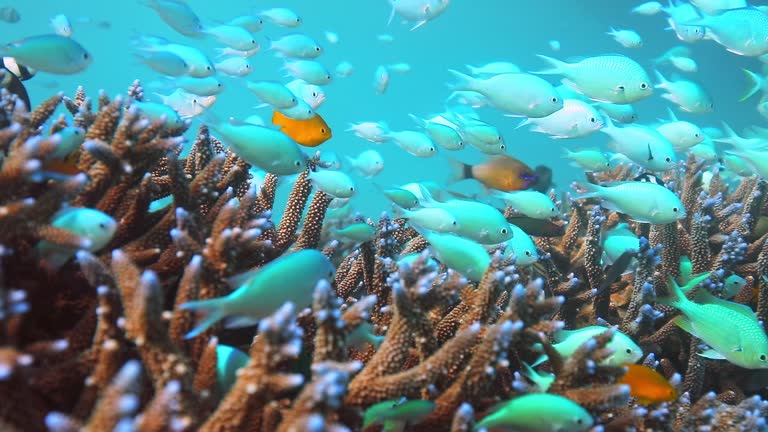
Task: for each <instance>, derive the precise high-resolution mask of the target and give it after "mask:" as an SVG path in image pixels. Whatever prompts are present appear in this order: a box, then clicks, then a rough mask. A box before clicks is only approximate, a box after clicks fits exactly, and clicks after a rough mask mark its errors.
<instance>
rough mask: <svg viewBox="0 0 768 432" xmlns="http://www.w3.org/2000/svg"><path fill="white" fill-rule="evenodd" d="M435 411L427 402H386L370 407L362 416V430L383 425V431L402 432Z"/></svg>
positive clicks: (430, 402) (433, 406) (431, 404)
mask: <svg viewBox="0 0 768 432" xmlns="http://www.w3.org/2000/svg"><path fill="white" fill-rule="evenodd" d="M433 409H435V403H434V402H432V401H428V400H421V399H415V400H407V399H405V398H404V399H402V400H387V401H383V402H379V403H377V404H374V405H371V406H370V407H368V409H367V410H365V414H363V426H362V428H363V429H366V428H368V427H370V426H373V425H377V424H383V430H384V431H392V432H394V431H402V430H404V428H405V426H407V425H408V424H414V423H418V422H419V421H420V420H421V419H423V418H424V417H426V416H428V415H429V413H431V412H432V410H433Z"/></svg>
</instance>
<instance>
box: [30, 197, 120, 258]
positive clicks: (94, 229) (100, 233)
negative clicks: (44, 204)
mask: <svg viewBox="0 0 768 432" xmlns="http://www.w3.org/2000/svg"><path fill="white" fill-rule="evenodd" d="M51 226H54V227H56V228H61V229H63V230H66V231H69V232H71V233H73V234H75V235H77V236H79V237H81V238H82V239H83V243H82V245H81V246H82V249H85V250H87V251H90V252H96V251H98V250H100V249H101V248H103V247H104V246H106V245H107V243H109V242H110V241H111V240H112V237H113V236H114V235H115V231H117V226H118V225H117V221H115V220H114V219H113V218H112V216H110V215H108V214H106V213H104V212H101V211H99V210H96V209H91V208H80V207H68V208H65V209H63V210H60V211H59V212H58V213H56V214H55V215H54V216H53V220H52V221H51ZM37 250H38V252H39V253H40V257H41V259H42V260H43V265H44V266H45V267H46V268H48V269H50V270H57V269H59V268H60V267H61V266H62V265H64V264H65V263H66V262H67V261H69V259H70V258H72V257H73V256H74V255H75V252H76V251H75V250H73V249H69V248H62V247H60V246H56V245H54V244H51V243H49V242H47V241H41V242H40V243H39V244H38V245H37Z"/></svg>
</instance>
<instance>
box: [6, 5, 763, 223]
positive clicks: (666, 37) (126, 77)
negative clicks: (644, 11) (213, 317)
mask: <svg viewBox="0 0 768 432" xmlns="http://www.w3.org/2000/svg"><path fill="white" fill-rule="evenodd" d="M188 3H189V5H190V6H191V7H192V9H193V10H194V11H195V12H196V13H197V14H198V15H199V16H200V17H201V19H202V20H203V22H204V23H210V24H214V23H218V22H224V21H226V20H228V19H231V18H233V17H236V16H239V15H243V14H249V13H255V12H258V11H259V10H262V9H267V8H271V7H288V8H291V9H293V10H295V11H296V12H297V13H299V15H301V17H302V18H303V21H304V23H303V24H302V25H301V26H300V27H298V28H296V29H287V28H281V27H278V26H276V25H273V24H270V23H267V24H265V26H264V28H263V29H262V30H261V32H259V33H258V34H257V38H258V41H259V42H260V43H261V44H262V47H266V46H268V37H271V38H278V37H280V36H281V35H284V34H287V33H292V32H295V31H298V32H303V33H306V34H307V35H309V36H311V37H313V38H315V39H316V40H318V41H320V42H321V44H322V46H323V48H324V50H325V53H324V54H323V55H322V56H321V57H320V58H319V59H318V60H319V61H320V62H321V63H323V64H324V65H325V66H326V67H327V68H328V69H329V70H333V69H334V68H335V66H336V64H337V63H339V62H340V61H349V62H351V63H352V64H353V65H354V67H355V71H354V73H353V74H352V76H350V77H348V78H344V79H338V78H337V79H335V80H334V82H333V83H332V84H330V85H328V86H327V87H326V88H325V91H326V96H327V100H326V102H325V103H324V104H323V105H322V106H321V107H320V109H319V110H318V112H319V113H320V114H321V115H322V116H323V117H324V118H325V119H326V121H327V122H328V124H329V125H330V126H331V128H332V130H333V138H332V139H331V140H330V141H328V142H326V143H324V144H323V145H322V146H320V147H318V148H317V149H319V150H320V151H332V152H335V153H336V154H337V155H339V157H341V158H342V159H343V156H344V155H349V156H355V155H357V154H358V153H360V152H361V151H363V150H366V149H375V150H377V151H379V152H380V153H381V155H382V156H383V158H384V161H385V168H384V170H383V171H382V172H381V173H380V174H379V175H378V176H377V177H375V178H374V179H372V180H366V179H362V178H359V177H355V179H356V180H357V195H356V197H355V198H354V200H353V205H354V208H355V209H357V210H359V211H361V212H362V213H363V214H364V215H366V216H369V217H373V218H376V217H377V216H378V214H379V213H380V212H381V211H383V210H386V209H388V208H389V204H388V203H387V202H386V201H385V200H384V198H383V196H382V195H380V194H379V192H378V191H377V189H376V187H375V185H374V182H375V184H378V185H380V186H383V187H389V186H393V185H399V184H404V183H409V182H414V181H429V180H432V181H436V182H438V183H441V184H444V185H446V186H447V185H448V182H447V178H448V176H449V169H448V166H449V163H448V161H447V160H446V159H445V158H446V157H447V156H450V157H452V158H457V159H460V160H463V161H465V162H470V163H471V162H477V161H479V160H481V158H482V155H481V154H479V153H478V152H476V151H473V150H471V149H466V150H463V151H460V152H447V151H444V150H443V151H441V152H440V154H439V155H438V156H436V157H434V158H428V159H422V158H415V157H413V156H411V155H409V154H407V153H405V152H404V151H403V150H401V149H399V148H398V147H396V146H395V145H394V144H392V143H384V144H373V143H370V142H367V141H364V140H362V139H360V138H357V137H355V136H354V135H353V134H352V133H351V132H347V131H345V129H347V127H348V125H349V123H351V122H358V121H385V122H387V123H388V124H389V126H390V127H391V128H392V129H394V130H403V129H416V125H415V124H414V123H413V121H412V120H411V119H410V118H409V117H408V114H409V113H413V114H416V115H419V116H427V115H429V114H431V113H438V112H441V111H443V110H444V107H445V100H446V97H447V96H448V95H449V94H450V90H449V89H448V87H447V85H446V83H448V82H450V81H451V80H452V78H451V75H450V74H449V73H448V69H456V70H460V71H462V70H463V71H465V72H466V69H464V65H465V64H471V65H481V64H484V63H486V62H490V61H511V62H514V63H516V64H518V65H519V66H520V67H521V68H522V69H523V70H526V71H536V70H540V69H544V68H546V67H547V65H546V64H545V62H543V61H542V60H541V59H539V58H537V57H536V54H545V55H549V56H553V57H556V58H560V59H568V58H572V57H584V56H592V55H598V54H606V53H621V54H625V55H628V56H630V57H632V58H633V59H635V60H636V61H638V62H640V63H641V64H642V65H643V66H644V67H645V68H646V70H647V71H649V73H651V71H652V70H653V68H654V67H655V66H654V63H653V61H652V59H653V58H654V57H657V56H659V55H661V54H662V53H663V52H665V51H666V50H667V49H669V48H671V47H673V46H675V45H681V44H682V43H681V42H680V41H679V40H677V38H676V36H675V34H674V32H672V31H668V30H665V28H666V27H667V23H666V19H665V15H664V14H659V15H656V16H642V15H635V14H631V13H630V12H629V10H630V9H631V8H632V7H633V6H635V5H637V4H639V3H641V2H640V1H624V0H578V1H576V0H472V1H468V0H452V2H451V5H450V6H449V7H448V9H447V10H446V11H445V12H444V13H443V14H442V15H441V16H439V17H438V18H437V19H435V20H434V21H431V22H429V23H427V24H426V25H424V26H423V27H421V28H419V29H417V30H414V31H410V30H409V29H410V28H411V25H409V24H404V23H401V22H400V20H399V19H398V18H397V17H396V18H395V20H394V21H393V22H392V23H391V24H390V25H387V20H388V17H389V14H390V5H389V3H388V1H387V0H322V1H320V0H285V1H240V0H222V1H217V2H212V1H204V0H190V1H189V2H188ZM0 6H12V7H14V8H16V9H17V10H18V11H19V13H20V14H21V20H20V21H19V22H18V23H15V24H10V23H5V22H0V42H3V43H4V42H10V41H13V40H16V39H19V38H23V37H26V36H31V35H37V34H43V33H50V32H51V29H50V27H49V23H48V21H49V19H50V18H51V17H52V16H54V15H56V14H59V13H63V14H65V15H66V16H67V17H69V19H70V21H71V22H72V26H73V30H74V33H73V38H75V39H76V40H77V41H79V42H80V43H81V44H82V45H84V46H85V47H86V49H87V50H89V51H90V52H91V54H92V55H93V58H94V61H93V63H92V64H91V65H90V66H89V68H88V69H87V70H85V71H83V72H82V73H79V74H76V75H72V76H57V75H51V74H46V73H39V74H38V75H37V76H35V78H33V79H32V80H30V81H27V83H26V84H27V88H28V90H29V92H30V96H31V99H32V102H33V105H35V104H37V103H39V102H40V101H41V100H43V99H44V98H46V97H47V96H49V95H51V94H53V93H55V92H57V91H63V92H65V93H66V94H68V95H73V94H74V91H75V89H76V87H77V86H78V85H83V86H84V87H85V89H86V91H87V93H88V94H89V95H90V96H92V97H95V96H96V95H97V92H98V91H99V90H104V91H106V92H107V94H109V95H111V96H114V95H117V94H122V93H124V92H125V90H126V89H127V87H128V86H129V85H130V84H131V83H132V82H133V80H135V79H140V80H141V81H142V82H143V83H144V84H145V85H146V84H147V83H150V82H152V81H155V80H157V79H158V78H159V77H158V75H157V74H155V73H154V72H152V71H151V70H150V69H148V68H147V67H145V66H143V65H142V64H140V63H139V62H138V61H137V60H136V59H135V58H134V56H133V54H132V49H131V38H132V37H135V36H138V35H154V36H163V37H166V38H168V39H170V40H172V41H174V42H177V43H185V44H190V45H194V46H196V47H199V48H200V49H202V50H203V51H204V52H205V53H206V54H208V55H209V57H211V58H214V57H216V51H215V48H216V47H217V46H219V45H218V44H217V43H216V42H215V41H213V40H212V39H190V38H187V37H184V36H182V35H179V34H177V33H175V32H174V31H173V30H172V29H170V28H169V27H168V26H167V25H166V24H165V23H164V22H162V21H161V19H160V18H159V17H158V16H157V14H156V13H155V12H154V11H153V10H152V9H150V8H148V7H146V6H143V5H142V2H140V1H132V0H125V1H110V2H105V1H96V0H77V1H70V2H62V1H53V0H34V1H23V2H22V1H11V2H7V1H6V2H5V3H4V4H3V5H0ZM611 26H613V27H616V28H631V29H634V30H636V31H637V32H638V33H640V34H641V35H642V36H643V38H644V41H645V43H644V46H643V47H642V48H639V49H626V48H623V47H622V46H620V45H618V44H617V43H616V42H615V41H614V40H613V39H612V38H611V37H610V36H608V35H606V34H605V33H606V32H607V31H608V30H609V29H610V27H611ZM324 31H333V32H335V33H337V34H338V35H339V37H340V41H339V43H338V44H336V45H333V44H330V43H328V42H327V41H325V38H324V37H323V32H324ZM383 33H387V34H391V35H392V36H393V37H394V41H393V42H392V43H389V44H385V43H382V42H380V41H378V40H377V39H376V36H377V35H379V34H383ZM550 40H558V41H559V42H560V44H561V47H562V48H561V50H560V51H558V52H553V51H552V49H551V48H550V46H549V43H548V42H549V41H550ZM686 46H688V47H689V48H690V49H691V50H692V52H693V54H692V57H693V58H694V59H695V60H696V61H697V62H698V64H699V72H697V73H695V74H691V75H690V76H692V77H693V78H694V79H695V80H696V81H698V82H700V83H701V84H702V85H703V86H704V87H705V88H706V90H707V91H709V93H710V94H711V95H712V98H713V100H714V103H715V111H714V112H713V113H709V114H705V115H692V114H687V113H681V112H679V111H678V110H676V109H675V112H676V113H677V115H678V116H679V117H680V118H681V119H683V120H688V121H692V122H694V123H696V124H698V125H700V126H720V124H721V122H722V121H726V122H728V123H729V124H730V125H732V126H733V127H734V129H736V130H737V131H739V130H740V129H742V128H744V127H746V126H749V125H753V124H757V125H761V124H763V123H764V119H763V118H762V117H761V116H759V115H758V113H757V111H756V109H755V106H756V104H757V100H758V97H757V96H755V97H753V98H752V99H750V100H748V101H746V102H738V99H739V98H740V97H741V95H742V94H743V93H744V92H745V91H746V89H747V87H748V81H747V79H746V78H745V76H744V74H743V72H742V71H741V69H742V68H749V69H752V70H755V71H759V70H760V68H761V64H760V62H759V61H758V60H757V59H755V58H746V57H740V56H737V55H734V54H731V53H728V52H726V51H725V49H723V48H722V47H720V46H719V45H717V44H716V43H714V42H712V41H700V42H697V43H695V44H686ZM395 62H407V63H409V64H410V65H411V66H412V71H411V72H410V73H408V74H403V75H401V74H395V73H392V74H391V81H390V85H389V88H388V90H387V91H386V93H384V94H382V95H377V94H376V93H375V92H374V88H373V73H374V70H375V69H376V67H377V66H378V65H381V64H389V63H395ZM251 64H252V66H253V68H254V72H253V73H252V74H251V75H250V76H248V77H247V78H223V80H224V82H225V85H226V86H227V89H226V90H225V91H224V92H223V93H222V94H220V95H219V99H218V101H217V102H216V104H215V105H214V106H213V110H214V111H215V112H216V113H217V114H218V115H220V116H222V117H235V118H239V119H243V118H245V117H247V116H249V115H252V114H260V115H262V116H263V117H264V118H265V119H266V120H267V121H269V118H270V117H271V112H270V111H268V110H267V109H256V108H254V106H255V105H256V104H257V102H256V101H255V99H254V98H253V96H252V95H251V94H250V93H249V92H248V91H247V90H246V87H245V84H244V80H245V79H249V80H282V81H283V82H288V81H289V80H290V78H285V77H284V75H285V73H284V71H281V70H280V67H281V60H279V59H277V58H275V56H274V55H273V53H272V52H270V51H268V50H266V49H263V50H262V52H261V53H259V54H257V55H256V56H254V57H252V58H251ZM661 70H662V71H663V73H664V75H665V76H667V77H668V78H669V77H671V76H674V73H673V70H672V68H671V66H669V65H665V66H662V67H661ZM545 78H546V79H548V80H550V81H551V82H553V83H556V82H557V81H558V80H559V77H557V76H545ZM150 93H151V90H150V89H148V88H146V87H145V94H147V95H149V94H150ZM168 93H169V92H168ZM660 94H661V92H660V91H659V90H657V91H656V92H655V93H654V95H653V96H652V97H649V98H647V99H645V100H643V101H641V102H639V103H636V104H635V107H636V109H637V112H638V114H639V120H638V121H639V122H640V123H646V122H648V123H650V122H653V121H655V120H656V119H657V118H666V117H667V114H666V110H667V107H671V104H670V103H668V102H667V101H665V100H663V99H661V98H660V97H659V96H660ZM152 97H153V96H149V98H150V99H151V98H152ZM154 100H155V101H159V99H154ZM478 112H479V114H480V116H481V118H482V119H483V120H485V121H487V122H490V123H492V124H494V125H496V126H497V127H498V128H499V129H500V130H501V131H502V132H503V136H504V139H505V141H506V143H507V146H508V148H507V153H508V154H509V155H511V156H514V157H516V158H519V159H521V160H523V161H524V162H526V163H527V164H528V165H530V166H532V167H533V166H536V165H547V166H549V167H551V168H552V169H553V170H554V182H555V185H556V187H557V188H558V189H559V190H567V189H568V186H569V184H570V183H571V182H572V181H573V180H578V179H582V178H583V172H581V171H579V170H578V169H577V168H574V167H571V166H570V165H569V163H568V161H567V160H565V159H563V158H562V157H561V154H562V148H563V147H567V148H569V149H580V148H588V147H600V148H603V149H605V148H606V147H605V145H606V143H607V141H608V138H607V136H606V135H604V134H600V133H597V134H594V135H592V136H590V137H588V138H581V139H574V140H554V139H550V138H548V137H547V136H546V135H543V134H537V133H533V132H530V131H528V130H527V128H520V129H516V126H517V125H518V124H519V123H520V121H521V119H519V118H509V117H504V116H503V115H501V113H500V112H499V111H497V110H495V109H492V108H481V109H480V110H479V111H478ZM198 123H199V122H198V120H193V126H192V128H190V138H192V137H193V133H194V131H195V130H196V129H197V124H198ZM307 152H308V153H311V152H314V149H307ZM471 183H472V182H463V183H462V184H457V185H454V186H453V187H454V188H456V190H459V191H461V190H472V188H473V187H476V185H472V184H471ZM289 187H290V181H284V182H283V185H282V187H281V191H282V195H283V196H284V195H285V194H286V193H287V190H288V188H289Z"/></svg>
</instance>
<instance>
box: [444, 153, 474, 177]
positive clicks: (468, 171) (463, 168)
mask: <svg viewBox="0 0 768 432" xmlns="http://www.w3.org/2000/svg"><path fill="white" fill-rule="evenodd" d="M446 159H448V164H449V167H448V169H449V170H450V177H448V183H456V182H460V181H462V180H465V179H471V178H474V176H473V175H472V166H470V165H467V164H465V163H464V162H461V161H459V160H456V159H452V158H450V157H448V158H446Z"/></svg>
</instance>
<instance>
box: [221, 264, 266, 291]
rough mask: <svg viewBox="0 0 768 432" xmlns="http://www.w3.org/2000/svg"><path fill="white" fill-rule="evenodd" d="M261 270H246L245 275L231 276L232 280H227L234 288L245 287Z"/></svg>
mask: <svg viewBox="0 0 768 432" xmlns="http://www.w3.org/2000/svg"><path fill="white" fill-rule="evenodd" d="M259 270H261V267H259V268H255V269H251V270H246V271H245V272H243V273H240V274H236V275H234V276H231V277H230V278H228V279H227V283H228V284H229V286H231V287H232V288H238V287H240V286H242V285H244V284H245V283H246V282H248V281H249V280H251V279H252V278H253V277H254V276H256V274H257V273H258V272H259Z"/></svg>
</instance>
